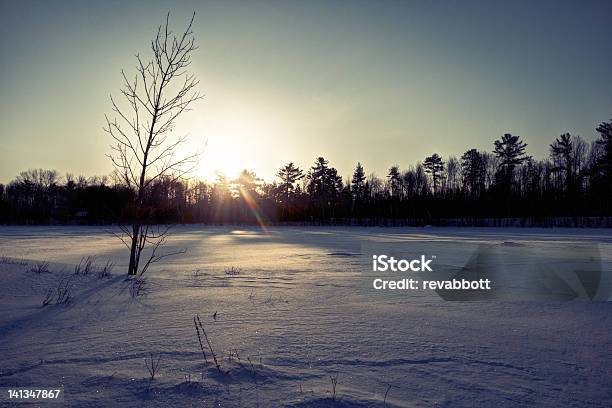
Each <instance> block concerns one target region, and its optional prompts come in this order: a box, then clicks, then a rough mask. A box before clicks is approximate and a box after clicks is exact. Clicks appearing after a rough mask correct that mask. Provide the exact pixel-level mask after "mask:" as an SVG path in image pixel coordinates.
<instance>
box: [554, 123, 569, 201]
mask: <svg viewBox="0 0 612 408" xmlns="http://www.w3.org/2000/svg"><path fill="white" fill-rule="evenodd" d="M550 157H551V159H552V161H553V166H554V167H553V168H552V170H553V172H562V173H563V176H564V177H563V180H562V184H564V185H565V190H566V191H570V190H572V188H573V185H574V144H573V141H572V136H571V135H570V134H569V133H564V134H562V135H561V136H559V137H558V138H556V139H555V141H554V142H553V143H552V144H551V145H550Z"/></svg>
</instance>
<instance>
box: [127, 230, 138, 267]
mask: <svg viewBox="0 0 612 408" xmlns="http://www.w3.org/2000/svg"><path fill="white" fill-rule="evenodd" d="M139 233H140V225H137V224H134V225H133V226H132V245H131V247H130V265H129V267H128V275H136V273H137V272H138V264H137V263H136V247H137V246H138V238H140V237H139V235H140V234H139Z"/></svg>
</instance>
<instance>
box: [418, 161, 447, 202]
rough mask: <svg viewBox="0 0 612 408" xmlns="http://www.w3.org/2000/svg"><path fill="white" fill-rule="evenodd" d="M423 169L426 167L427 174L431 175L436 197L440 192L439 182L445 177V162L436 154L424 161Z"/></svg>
mask: <svg viewBox="0 0 612 408" xmlns="http://www.w3.org/2000/svg"><path fill="white" fill-rule="evenodd" d="M423 167H425V172H426V173H428V174H431V180H432V182H433V194H434V196H435V195H436V192H437V190H438V185H439V182H440V180H441V179H442V178H443V177H444V162H443V161H442V158H441V157H440V156H439V155H438V153H434V154H432V155H431V156H429V157H426V158H425V160H424V161H423Z"/></svg>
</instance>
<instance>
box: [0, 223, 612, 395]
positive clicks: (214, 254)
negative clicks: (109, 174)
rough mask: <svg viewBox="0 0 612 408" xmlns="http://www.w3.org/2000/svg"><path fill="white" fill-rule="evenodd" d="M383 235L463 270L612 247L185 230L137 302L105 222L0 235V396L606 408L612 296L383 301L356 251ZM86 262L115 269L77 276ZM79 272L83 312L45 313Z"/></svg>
mask: <svg viewBox="0 0 612 408" xmlns="http://www.w3.org/2000/svg"><path fill="white" fill-rule="evenodd" d="M388 242H394V243H397V242H400V243H402V242H407V243H408V242H410V243H413V244H418V245H422V246H423V248H424V251H425V250H426V249H427V248H431V247H432V246H433V245H436V248H437V250H439V251H444V248H448V253H449V254H450V255H454V256H450V255H449V259H450V260H449V261H448V262H450V263H456V266H461V265H462V264H463V263H465V262H466V259H463V258H462V255H460V254H458V253H453V248H456V245H457V244H474V245H478V244H483V243H485V244H487V245H493V246H496V245H499V246H501V247H514V246H525V247H534V246H537V245H541V244H546V245H554V246H556V247H558V248H564V247H567V248H570V247H577V246H578V247H588V246H600V247H602V248H608V245H610V244H612V231H609V230H587V229H509V228H508V229H493V228H483V229H473V228H461V229H459V228H457V229H453V228H357V227H348V228H340V227H338V228H336V227H327V228H326V227H321V228H312V227H309V228H292V227H291V228H290V227H284V228H270V229H268V230H267V231H264V230H261V229H259V228H253V227H203V226H189V227H176V228H175V230H174V235H173V236H172V237H171V239H170V240H169V244H168V246H167V249H168V250H179V249H185V250H186V252H185V253H184V254H181V255H178V256H175V257H173V258H168V259H167V260H165V261H164V262H163V263H159V264H155V265H154V266H153V267H152V269H151V270H150V272H148V273H147V275H148V284H147V294H146V296H141V297H138V298H136V299H132V298H131V297H130V294H129V290H128V289H127V286H128V284H127V283H126V282H125V281H124V276H123V273H124V271H125V269H126V265H127V256H126V255H127V253H126V250H125V248H124V247H123V246H122V244H121V242H120V241H119V240H118V239H117V238H115V237H114V236H112V234H111V231H110V230H109V227H0V256H2V257H4V258H1V259H0V278H1V285H0V356H1V358H2V362H1V363H0V387H7V386H11V387H13V386H17V385H18V386H22V387H24V386H38V387H41V386H49V387H56V386H59V385H61V386H63V387H64V390H65V404H66V406H75V407H77V406H78V407H83V406H92V407H93V406H118V405H123V406H141V405H144V406H160V407H161V406H198V407H201V406H204V407H212V406H225V407H282V406H298V407H328V406H331V407H335V406H337V407H370V406H378V407H383V406H388V407H429V406H448V407H463V406H465V407H468V406H469V407H471V406H475V405H477V406H489V407H490V406H498V407H499V406H501V407H504V406H538V407H543V406H544V407H559V406H571V407H585V406H593V407H609V406H612V353H611V352H610V350H611V349H612V330H611V328H612V303H610V302H586V301H572V302H562V301H556V302H553V301H549V302H541V301H538V302H535V301H534V302H525V301H509V302H500V301H486V302H448V301H444V300H442V299H440V298H439V297H437V296H421V297H411V296H406V295H397V296H377V295H376V294H374V293H373V292H372V291H368V290H366V288H365V287H364V285H363V276H362V272H363V261H362V259H361V258H360V257H359V254H360V252H361V250H362V247H363V245H370V244H375V243H379V244H380V243H388ZM89 255H95V256H96V264H97V265H103V264H105V263H106V262H107V261H110V262H112V263H113V264H114V270H113V277H111V278H102V279H100V278H98V277H97V276H96V275H95V274H90V275H87V276H81V275H79V276H73V271H74V266H75V265H76V264H77V263H78V262H79V261H80V260H81V258H82V257H84V256H89ZM600 255H601V263H602V268H603V270H604V271H606V270H608V271H609V270H610V261H611V260H612V259H611V257H612V254H610V253H609V252H608V251H607V249H604V250H603V252H601V254H600ZM40 261H48V262H49V270H50V273H41V274H38V273H35V272H33V271H32V270H31V269H32V264H36V262H40ZM519 266H520V265H519ZM231 267H234V268H236V272H235V273H234V272H231V271H228V270H229V269H230V268H231ZM68 279H69V284H70V288H71V294H72V300H71V302H70V303H69V304H68V305H54V304H51V305H48V306H46V307H41V302H42V300H43V299H44V298H45V295H46V293H47V292H48V291H49V289H50V288H51V289H52V288H55V287H57V285H58V282H60V281H62V280H68ZM195 314H199V316H200V318H201V319H202V323H203V326H204V328H205V330H206V333H207V335H208V337H209V339H210V341H211V344H212V347H213V349H214V351H215V354H216V355H217V358H218V360H219V362H220V364H221V366H222V367H223V369H224V370H226V371H229V373H227V374H220V373H218V372H217V370H216V368H214V365H213V364H212V363H211V361H210V360H211V356H210V353H209V352H208V350H207V353H208V360H209V363H208V364H206V363H205V362H204V358H203V356H202V352H201V350H200V345H199V343H198V338H197V334H196V331H195V328H194V324H193V317H194V315H195ZM151 353H152V354H153V356H154V358H155V359H157V358H160V360H159V372H158V373H157V374H156V376H155V379H153V380H150V379H149V373H148V371H147V368H146V366H145V358H147V357H148V356H150V355H151ZM230 356H231V357H230ZM330 377H333V378H336V377H337V386H336V393H335V397H334V395H333V386H332V381H331V380H330ZM385 395H386V399H385Z"/></svg>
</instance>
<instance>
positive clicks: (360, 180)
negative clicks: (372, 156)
mask: <svg viewBox="0 0 612 408" xmlns="http://www.w3.org/2000/svg"><path fill="white" fill-rule="evenodd" d="M365 180H366V176H365V171H364V170H363V166H362V165H361V163H357V167H355V171H354V172H353V178H352V179H351V189H352V192H353V196H354V198H355V199H356V200H361V199H362V198H363V196H364V189H365Z"/></svg>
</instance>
